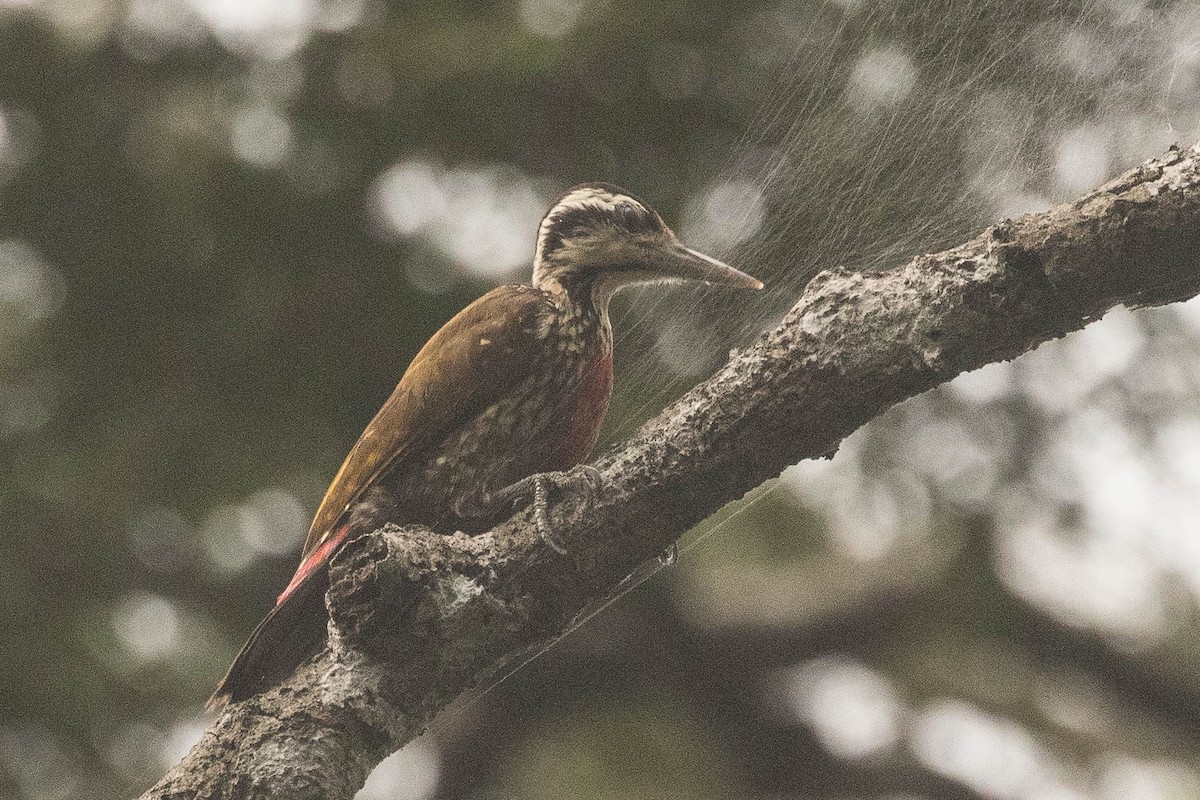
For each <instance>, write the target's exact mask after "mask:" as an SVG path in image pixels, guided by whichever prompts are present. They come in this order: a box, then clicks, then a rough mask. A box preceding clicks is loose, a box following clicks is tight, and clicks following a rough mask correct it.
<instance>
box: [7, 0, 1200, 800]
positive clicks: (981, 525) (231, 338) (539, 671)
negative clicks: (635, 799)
mask: <svg viewBox="0 0 1200 800" xmlns="http://www.w3.org/2000/svg"><path fill="white" fill-rule="evenodd" d="M0 52H3V54H4V58H3V64H4V69H3V70H0V122H2V124H0V181H2V186H0V370H2V371H0V437H2V440H0V441H2V444H0V447H3V449H4V452H5V462H6V463H8V464H10V465H11V470H10V474H11V478H10V480H8V481H4V482H0V497H3V502H4V507H5V509H6V510H7V511H8V513H7V514H6V515H5V518H6V520H7V521H8V523H7V525H6V526H5V530H4V534H3V536H4V544H5V548H4V551H5V558H4V560H3V567H2V570H3V571H2V573H0V574H2V575H3V581H0V601H2V604H0V607H3V608H4V612H3V614H2V615H0V625H2V626H3V629H2V631H3V634H4V637H5V639H4V640H5V641H6V642H8V643H9V646H8V647H6V648H4V650H3V653H4V656H3V658H4V661H3V662H0V667H3V669H4V672H5V674H7V675H8V676H9V680H8V681H6V682H5V686H4V688H3V689H2V690H0V708H3V709H4V713H3V715H2V716H0V769H3V770H4V775H3V777H0V794H4V795H5V796H17V797H31V798H32V797H38V798H41V797H73V796H113V795H121V794H132V793H134V792H136V791H138V790H140V789H143V788H145V787H146V786H147V785H149V783H150V782H151V781H152V780H153V779H154V778H156V777H157V776H158V775H159V774H160V773H161V771H162V768H163V767H164V766H165V765H166V763H169V762H173V761H174V760H176V759H177V757H178V755H179V754H180V753H181V751H182V750H183V749H185V748H186V746H187V745H188V744H190V742H191V741H192V739H194V737H195V735H196V733H197V732H198V731H199V730H200V725H201V722H200V718H199V716H198V714H199V712H200V706H201V703H202V701H203V698H204V697H205V696H207V693H208V691H209V689H210V688H211V685H212V683H213V681H214V680H215V679H216V678H217V677H218V676H219V675H220V673H221V671H222V670H223V668H224V666H225V665H226V663H227V661H228V659H229V658H230V657H231V656H232V654H233V652H234V651H235V649H236V647H237V645H238V644H239V643H240V641H241V638H242V637H243V636H244V634H245V632H246V631H248V630H249V628H250V626H251V625H252V624H253V622H254V620H255V619H257V617H258V616H259V615H260V614H261V613H262V612H263V610H265V609H266V608H267V607H268V606H269V604H270V602H271V598H272V597H273V596H274V593H275V592H276V591H277V590H278V588H279V587H281V586H282V585H283V584H284V583H285V582H286V580H287V577H288V575H289V574H290V571H291V569H292V567H293V566H294V558H295V553H294V551H295V548H296V547H297V546H298V542H299V537H300V536H301V534H302V529H303V526H304V524H305V521H306V515H307V514H308V513H310V512H311V510H312V508H313V507H314V504H315V502H316V501H317V499H319V495H320V492H321V490H322V489H323V487H324V484H325V482H326V480H327V479H328V476H329V475H330V474H331V473H332V471H333V469H334V468H335V467H336V464H337V462H338V461H339V459H340V458H341V456H342V454H343V453H344V451H345V449H346V447H348V446H349V444H350V443H351V441H352V440H353V438H354V436H355V435H356V434H357V432H358V431H359V430H360V429H361V427H362V425H363V424H364V423H365V421H366V420H367V419H368V418H369V416H370V414H371V413H372V412H373V410H374V409H375V408H376V407H377V406H378V404H379V402H381V401H382V399H383V398H384V397H385V396H386V394H387V392H388V391H389V390H390V387H391V385H392V384H393V383H394V381H395V378H396V376H397V375H399V373H400V372H401V371H402V369H403V366H404V364H405V363H406V361H407V359H408V358H409V357H410V356H411V355H412V354H413V353H414V352H415V350H416V348H417V347H418V346H419V345H420V344H421V342H423V341H424V339H425V338H426V337H427V336H428V334H429V333H430V332H431V331H432V330H434V329H435V328H436V327H437V326H438V325H439V324H440V323H441V322H442V321H444V320H445V319H446V318H447V317H449V316H450V315H451V314H452V313H453V312H454V311H455V310H457V309H458V308H459V307H461V306H462V305H463V304H465V303H466V302H467V301H469V300H470V299H471V298H472V297H474V296H476V295H477V294H479V293H480V292H481V291H483V290H484V289H485V288H486V286H488V285H490V284H492V283H494V282H499V281H502V280H505V279H509V278H513V277H523V276H524V272H525V271H526V269H527V261H528V257H529V255H530V253H531V250H532V233H533V230H534V225H535V224H536V220H537V217H538V215H539V214H540V213H541V211H542V210H543V206H544V204H545V202H546V201H547V200H548V199H549V198H550V196H551V195H552V194H553V192H554V191H555V190H557V189H558V188H560V187H562V186H564V185H568V184H571V183H574V182H577V181H579V180H584V179H597V178H602V179H609V180H615V181H617V182H619V183H623V184H627V185H629V186H630V188H632V189H634V190H635V191H637V192H639V193H640V194H643V195H645V196H647V198H648V199H650V200H651V201H652V202H653V203H655V204H656V205H657V206H659V207H661V208H663V210H664V212H666V213H667V214H668V216H669V217H670V218H672V219H675V220H681V221H682V224H681V226H680V227H681V228H682V229H683V233H684V235H685V236H687V237H688V241H690V242H695V244H696V245H697V246H701V247H707V248H709V249H712V250H715V251H717V252H718V254H724V255H727V256H729V257H730V258H731V260H734V261H735V262H736V263H738V264H739V265H740V266H742V267H744V268H746V269H747V270H748V271H751V272H754V273H755V274H758V275H760V276H761V277H763V278H764V279H766V280H768V281H769V283H770V285H771V287H772V291H771V292H770V293H768V294H766V295H765V296H764V297H763V298H762V299H759V300H756V301H755V302H754V303H753V304H746V305H743V306H740V307H731V306H730V305H729V303H728V302H727V299H726V298H717V297H710V296H708V295H706V294H704V293H692V294H685V295H683V296H682V297H665V296H662V295H659V294H656V293H655V294H643V295H639V296H637V297H634V298H630V299H628V300H627V301H626V303H625V304H624V306H623V307H624V308H625V309H626V311H625V312H624V313H622V312H621V311H619V310H618V313H617V315H616V317H617V324H618V327H619V328H620V329H621V330H622V331H623V334H622V337H623V340H622V341H621V342H620V345H619V352H621V353H624V354H625V358H624V359H623V360H622V361H621V363H620V364H619V365H618V368H619V370H620V374H619V375H618V387H619V391H621V392H622V393H621V394H620V395H619V397H618V398H617V399H618V406H617V408H616V409H615V410H614V414H613V424H612V425H611V431H610V433H609V436H608V438H609V441H615V440H617V439H619V438H621V436H623V435H624V434H626V433H628V432H629V431H631V430H632V429H634V427H636V425H637V423H638V422H639V421H640V420H641V419H642V418H644V417H645V416H647V415H648V414H649V413H651V412H652V411H653V410H655V409H656V408H657V407H659V406H661V405H663V404H664V403H665V402H666V401H667V400H669V399H670V398H671V397H672V396H673V395H674V394H677V393H678V392H679V391H681V390H682V389H683V388H684V387H686V386H687V385H689V384H690V383H692V382H694V381H695V380H696V379H697V378H698V377H700V376H702V375H703V374H705V372H706V371H707V370H709V369H711V368H712V367H713V366H714V365H715V364H716V363H719V362H720V361H721V360H723V356H724V353H725V352H726V351H727V350H728V348H729V347H730V346H731V344H740V343H744V342H745V341H747V340H748V339H749V337H750V336H751V334H752V333H753V332H755V331H757V330H759V329H761V328H763V327H766V326H767V325H768V324H769V323H770V321H772V320H773V319H774V318H775V316H776V315H777V314H778V313H779V312H780V311H782V309H784V308H786V307H787V306H789V305H790V304H791V302H792V301H793V300H794V299H795V297H796V295H798V293H799V291H800V289H801V287H802V286H803V284H804V282H805V281H806V280H807V278H808V277H810V276H811V275H812V274H813V273H814V272H815V271H816V270H817V269H820V268H825V267H832V266H836V265H839V264H841V265H847V266H849V267H851V268H854V269H861V270H871V269H874V268H876V267H878V266H880V265H883V264H886V263H893V262H895V261H897V260H900V259H902V258H903V257H904V256H905V255H909V254H913V253H916V252H921V251H927V250H935V249H939V247H941V246H944V245H949V244H953V243H956V242H957V241H959V240H961V239H963V238H965V234H967V233H968V232H971V231H973V230H974V229H976V228H979V227H982V226H983V225H984V224H987V223H990V222H992V221H994V220H995V219H997V218H999V217H1001V216H1005V215H1012V214H1016V213H1019V212H1023V211H1026V210H1032V209H1037V208H1041V207H1045V206H1047V205H1048V204H1049V203H1050V202H1051V201H1052V200H1058V199H1066V198H1069V197H1072V196H1074V195H1075V194H1077V193H1078V192H1079V191H1081V190H1083V189H1086V188H1089V187H1090V186H1092V185H1095V184H1097V183H1099V182H1100V181H1101V180H1102V179H1103V178H1104V177H1105V176H1106V175H1108V174H1110V173H1111V172H1115V171H1117V170H1118V169H1119V168H1121V167H1125V166H1130V165H1132V164H1133V163H1136V162H1137V161H1140V160H1141V159H1142V158H1143V157H1145V156H1149V155H1152V154H1154V153H1156V152H1158V151H1160V150H1162V149H1164V147H1165V146H1166V144H1168V143H1169V142H1170V141H1172V140H1176V139H1178V140H1180V141H1182V142H1185V143H1187V142H1190V141H1193V140H1195V139H1197V138H1200V119H1198V117H1197V112H1196V108H1198V107H1200V104H1198V103H1197V100H1198V99H1200V98H1198V95H1200V55H1197V54H1198V53H1200V16H1198V15H1197V12H1196V10H1195V8H1194V4H1191V3H1188V2H1176V3H1171V2H1163V3H1152V4H1151V3H1147V4H1143V3H1128V4H1121V3H1111V2H1079V3H1065V4H1057V5H1055V6H1054V7H1052V8H1050V7H1047V4H1043V3H1000V2H979V3H974V4H963V3H952V2H937V1H936V0H927V1H926V2H922V3H919V4H912V3H901V2H879V3H873V4H865V3H864V4H858V3H854V2H842V3H816V2H813V3H805V2H788V3H783V4H773V3H772V4H767V3H740V4H739V3H733V4H729V3H726V4H702V3H672V4H658V5H655V6H652V7H649V8H647V7H644V6H643V5H642V4H636V3H625V2H611V3H608V4H601V5H587V6H586V7H585V6H584V5H582V4H576V3H571V2H565V1H564V2H555V1H554V0H525V2H520V3H498V4H479V3H472V4H455V3H427V4H422V6H421V8H419V9H413V8H410V7H407V6H404V7H402V6H400V5H398V4H397V5H396V6H395V7H391V6H387V5H385V4H382V3H371V2H361V3H357V2H354V0H342V1H341V2H328V3H319V2H316V0H275V1H274V2H266V1H265V0H264V1H263V2H259V3H248V4H241V5H239V6H238V7H237V8H234V7H233V6H224V5H221V4H214V3H207V2H200V1H199V0H195V1H194V2H190V3H189V2H172V1H171V0H158V2H136V3H129V4H126V3H116V2H104V1H103V0H90V1H89V0H79V2H56V3H39V2H34V3H5V4H0ZM705 236H707V237H709V239H708V241H707V242H706V241H704V240H703V237H705ZM722 250H723V251H724V253H721V251H722ZM697 304H700V305H703V306H704V308H703V309H701V312H702V313H699V314H697V313H696V310H695V309H694V308H693V306H695V305H697ZM1191 308H1192V307H1191V305H1184V306H1181V307H1176V308H1171V309H1164V310H1160V311H1154V312H1142V313H1139V314H1137V315H1131V314H1128V313H1124V312H1121V313H1114V314H1113V315H1110V317H1109V318H1108V319H1106V320H1105V321H1104V322H1103V323H1101V324H1099V325H1096V326H1093V327H1092V328H1090V329H1089V330H1088V331H1087V332H1085V333H1083V334H1082V335H1078V336H1074V337H1071V338H1068V339H1066V340H1063V341H1062V342H1059V343H1055V344H1054V345H1053V346H1047V347H1044V348H1042V349H1040V350H1039V351H1037V352H1036V353H1034V354H1032V355H1031V356H1029V357H1026V358H1023V359H1021V360H1019V361H1017V362H1014V363H1013V364H1011V365H1000V366H997V367H994V368H989V369H987V370H984V371H982V372H981V373H977V374H973V375H970V376H965V378H964V379H961V380H959V381H957V382H956V383H955V384H953V385H951V386H950V387H949V388H947V389H944V390H941V391H938V392H934V393H932V394H929V395H925V396H923V397H921V398H919V399H918V400H916V401H912V402H909V403H907V404H905V405H903V406H901V407H899V408H897V409H895V410H894V411H893V412H891V413H890V414H888V415H887V416H885V417H884V418H883V419H881V420H879V421H878V422H877V423H875V424H874V425H872V426H871V427H869V428H868V429H866V430H864V431H863V432H861V433H860V434H859V435H857V436H856V437H855V438H853V439H852V440H851V441H850V442H849V443H847V445H846V446H844V447H843V448H842V451H841V453H840V454H839V456H838V457H837V458H836V459H835V460H834V461H833V462H830V463H821V464H806V465H802V466H801V467H798V468H797V469H795V470H794V471H791V472H789V473H788V474H786V475H785V476H784V478H783V479H782V480H781V481H780V482H779V483H778V484H776V485H774V486H773V487H769V488H767V489H765V490H764V491H763V492H762V493H761V494H759V495H757V496H756V497H755V498H752V500H751V501H750V503H748V504H746V505H744V506H742V507H739V508H731V509H728V510H727V511H726V512H724V513H723V514H722V515H719V516H718V518H716V519H714V520H712V521H710V522H709V523H706V525H704V526H702V527H701V528H700V529H698V530H697V531H695V532H694V533H693V534H692V538H691V539H690V542H691V544H688V545H685V546H684V547H683V548H682V555H681V559H680V562H679V564H678V565H677V566H676V567H674V568H672V569H671V570H669V571H668V572H666V573H665V574H662V575H659V576H658V577H656V578H654V579H653V580H650V581H648V582H647V583H646V584H644V585H643V586H642V587H641V588H640V589H639V590H638V591H636V592H633V593H631V594H630V595H628V596H626V597H625V598H624V599H623V600H622V601H621V602H618V603H615V604H614V605H613V606H611V607H610V608H609V609H608V610H607V611H606V612H605V613H604V614H602V615H600V616H599V617H597V618H596V619H595V620H593V621H592V622H591V623H590V624H589V625H588V626H586V627H585V628H583V629H582V630H580V631H579V632H577V633H576V634H574V635H573V636H571V637H570V638H568V639H567V640H566V641H565V642H563V643H562V644H560V645H559V646H558V647H556V648H555V649H553V650H551V651H550V652H549V653H547V654H546V655H544V656H543V657H541V658H540V659H538V660H536V661H534V662H533V663H532V664H530V665H528V666H527V667H526V668H525V669H523V670H521V671H520V672H518V673H516V674H515V675H514V676H513V677H512V678H510V679H509V680H508V681H507V682H505V683H503V684H501V685H500V686H499V687H497V688H495V689H494V690H492V691H491V692H489V693H488V694H487V695H485V696H484V697H483V698H482V699H479V700H477V701H475V702H473V703H471V704H464V705H463V707H462V708H460V709H457V710H455V711H454V712H453V713H451V714H449V715H446V716H445V717H443V718H442V720H440V721H439V723H438V725H437V726H436V727H435V730H433V731H432V732H431V734H430V735H429V736H428V737H427V738H426V739H424V740H422V741H421V742H419V743H417V744H416V745H414V746H413V747H410V748H409V749H407V750H406V751H404V752H403V753H401V754H399V755H398V756H396V757H394V759H392V760H390V761H388V762H385V764H384V765H383V766H382V767H381V768H380V770H378V771H377V773H376V775H375V777H374V778H373V780H372V782H371V783H370V784H369V785H368V787H367V789H366V790H365V791H364V796H368V797H389V798H391V797H445V798H449V797H489V796H506V797H514V796H515V797H529V798H536V797H540V796H561V795H562V794H563V793H564V791H565V792H567V793H569V794H573V795H578V796H601V795H611V796H631V795H636V796H660V797H673V796H679V797H706V796H711V797H730V796H773V797H774V796H799V797H812V796H818V797H819V796H843V795H845V794H853V795H855V796H872V795H896V794H911V795H915V796H930V797H932V796H937V797H942V796H976V795H982V796H994V797H1014V798H1016V797H1042V796H1055V797H1059V796H1079V797H1101V798H1103V797H1114V798H1115V797H1122V798H1126V797H1137V796H1146V797H1160V796H1170V795H1171V794H1172V793H1175V794H1177V795H1179V796H1189V795H1191V794H1196V793H1197V792H1200V777H1198V776H1200V772H1198V770H1200V753H1197V748H1196V744H1195V742H1196V725H1195V721H1194V720H1195V718H1196V713H1195V712H1196V710H1197V705H1198V702H1197V700H1198V698H1200V677H1198V674H1197V671H1196V670H1195V668H1194V666H1193V662H1194V658H1193V655H1192V652H1191V650H1192V649H1193V646H1192V645H1191V643H1192V642H1194V641H1195V640H1196V633H1197V631H1196V629H1195V619H1196V610H1197V609H1196V605H1197V603H1196V598H1197V591H1200V589H1198V587H1200V580H1198V576H1200V555H1197V553H1196V546H1197V545H1196V542H1197V541H1200V538H1198V537H1197V536H1196V535H1195V534H1196V531H1195V530H1194V529H1195V527H1196V523H1195V520H1196V519H1198V518H1200V515H1197V513H1196V511H1197V509H1196V508H1195V507H1194V506H1195V501H1194V499H1193V498H1194V497H1197V496H1200V494H1198V493H1197V492H1196V489H1197V484H1200V470H1198V469H1197V466H1196V459H1195V456H1194V451H1195V450H1196V447H1195V446H1194V445H1193V442H1194V441H1195V440H1196V439H1197V436H1198V433H1197V431H1200V426H1198V425H1197V413H1198V408H1197V401H1196V397H1197V393H1196V391H1195V388H1196V387H1195V381H1196V375H1197V374H1200V373H1198V372H1197V367H1198V366H1200V361H1198V360H1197V356H1196V354H1197V352H1200V351H1198V350H1197V348H1196V336H1197V332H1196V325H1195V313H1194V311H1193V310H1191ZM683 311H686V312H687V313H681V312H683ZM697 320H701V321H700V322H697ZM622 387H623V388H622ZM148 754H150V757H148ZM564 787H569V788H564ZM1139 793H1140V794H1139Z"/></svg>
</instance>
